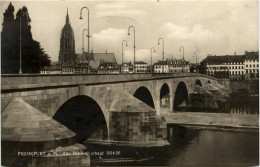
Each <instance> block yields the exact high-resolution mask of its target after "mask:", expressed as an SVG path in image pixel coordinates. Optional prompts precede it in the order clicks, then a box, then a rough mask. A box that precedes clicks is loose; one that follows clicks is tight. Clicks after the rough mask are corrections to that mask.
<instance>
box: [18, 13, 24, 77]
mask: <svg viewBox="0 0 260 167" xmlns="http://www.w3.org/2000/svg"><path fill="white" fill-rule="evenodd" d="M21 18H22V14H21V16H20V67H19V74H22V73H23V71H22V25H21V24H22V19H21Z"/></svg>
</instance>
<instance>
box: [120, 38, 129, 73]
mask: <svg viewBox="0 0 260 167" xmlns="http://www.w3.org/2000/svg"><path fill="white" fill-rule="evenodd" d="M124 42H125V46H128V45H127V41H126V40H123V41H122V71H121V72H123V63H124Z"/></svg>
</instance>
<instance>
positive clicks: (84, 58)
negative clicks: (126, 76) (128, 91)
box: [41, 52, 190, 74]
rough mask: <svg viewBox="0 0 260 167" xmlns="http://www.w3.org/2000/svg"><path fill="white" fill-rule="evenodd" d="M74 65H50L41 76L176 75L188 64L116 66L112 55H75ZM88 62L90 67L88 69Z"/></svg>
mask: <svg viewBox="0 0 260 167" xmlns="http://www.w3.org/2000/svg"><path fill="white" fill-rule="evenodd" d="M75 57H76V59H75V62H74V63H70V64H64V63H63V64H61V63H59V62H56V63H55V62H54V63H52V66H49V67H44V68H42V69H41V73H42V74H59V73H63V74H64V73H65V74H73V73H88V72H90V73H101V74H107V73H134V72H133V71H134V70H135V73H151V72H153V73H178V72H189V66H190V65H189V62H188V61H183V60H181V59H167V60H166V61H158V62H156V63H154V64H153V66H151V65H148V63H146V62H143V61H136V62H135V64H134V65H133V63H132V62H128V63H123V64H118V63H117V61H116V58H115V55H114V53H93V52H91V53H90V54H89V55H88V54H87V53H86V52H85V53H84V54H76V56H75ZM88 62H89V64H90V67H89V69H88Z"/></svg>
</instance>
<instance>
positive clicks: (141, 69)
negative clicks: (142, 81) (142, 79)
mask: <svg viewBox="0 0 260 167" xmlns="http://www.w3.org/2000/svg"><path fill="white" fill-rule="evenodd" d="M147 65H148V64H147V63H145V62H143V61H136V62H135V69H134V70H135V73H147Z"/></svg>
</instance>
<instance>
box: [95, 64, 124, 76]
mask: <svg viewBox="0 0 260 167" xmlns="http://www.w3.org/2000/svg"><path fill="white" fill-rule="evenodd" d="M97 72H98V73H99V74H118V73H120V72H121V69H120V66H119V65H118V64H117V63H113V62H104V61H103V62H100V64H99V67H98V69H97Z"/></svg>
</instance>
